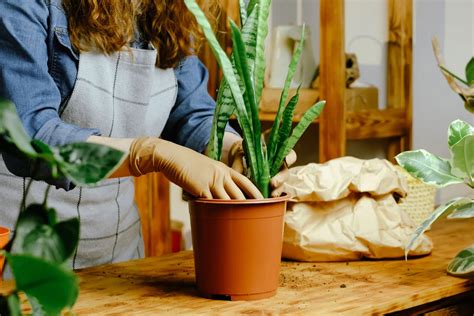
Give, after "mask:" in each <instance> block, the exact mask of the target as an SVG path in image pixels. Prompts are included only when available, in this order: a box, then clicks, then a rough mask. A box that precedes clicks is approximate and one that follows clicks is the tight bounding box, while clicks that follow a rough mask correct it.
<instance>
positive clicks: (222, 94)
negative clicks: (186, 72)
mask: <svg viewBox="0 0 474 316" xmlns="http://www.w3.org/2000/svg"><path fill="white" fill-rule="evenodd" d="M257 22H258V21H257V10H253V12H252V13H251V14H250V16H249V17H248V18H247V22H246V23H245V25H244V27H243V28H242V37H243V39H244V42H245V46H246V50H247V60H248V62H249V67H250V72H252V71H253V67H254V60H255V50H256V44H255V43H256V38H257V36H256V34H257V27H258V24H257ZM231 58H233V57H231ZM234 111H235V102H234V98H233V97H232V92H231V90H230V87H229V83H228V82H227V80H226V79H225V77H224V78H222V81H221V85H220V87H219V93H218V95H217V101H216V109H215V111H214V118H213V122H212V129H211V137H210V140H209V144H208V149H207V154H208V156H209V157H210V158H212V159H214V160H220V159H221V154H222V142H223V139H224V134H225V128H226V126H227V122H228V121H229V118H230V117H231V115H232V114H233V113H234Z"/></svg>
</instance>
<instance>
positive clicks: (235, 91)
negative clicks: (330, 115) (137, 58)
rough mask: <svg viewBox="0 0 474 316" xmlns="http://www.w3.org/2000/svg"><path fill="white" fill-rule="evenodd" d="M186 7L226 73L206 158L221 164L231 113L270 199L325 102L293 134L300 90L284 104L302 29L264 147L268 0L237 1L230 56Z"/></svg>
mask: <svg viewBox="0 0 474 316" xmlns="http://www.w3.org/2000/svg"><path fill="white" fill-rule="evenodd" d="M185 3H186V6H187V7H188V9H189V10H190V11H191V12H192V13H193V14H194V16H195V17H196V20H197V21H198V23H199V25H200V26H201V28H202V31H203V33H204V36H205V37H206V39H207V41H208V42H209V45H210V47H211V49H212V51H213V53H214V56H215V57H216V59H217V62H218V64H219V65H220V67H221V69H222V72H223V74H224V79H223V80H222V82H221V85H220V88H219V92H218V96H217V102H216V103H217V104H216V110H215V114H214V120H213V126H212V131H211V137H210V142H209V145H208V155H209V157H211V158H213V159H216V160H219V159H220V158H221V153H222V143H223V137H224V132H225V127H226V125H227V123H228V121H229V119H230V117H231V116H232V115H233V114H234V113H235V116H236V117H237V121H238V124H239V125H240V127H241V129H242V133H243V145H244V152H245V161H246V163H247V166H248V169H249V173H250V179H251V180H252V182H253V183H254V184H255V185H256V186H257V187H258V188H259V190H260V191H261V192H262V194H263V196H264V197H268V195H269V183H270V179H271V178H272V177H273V176H274V175H275V174H276V173H278V171H279V170H280V168H281V166H282V164H283V162H284V159H285V157H286V156H287V155H288V154H289V153H290V151H291V150H292V149H293V147H294V146H295V145H296V143H297V141H298V140H299V138H300V137H301V136H302V134H303V133H304V131H305V130H306V129H307V128H308V127H309V125H310V124H311V123H312V122H313V121H314V120H315V119H316V118H317V117H318V116H319V115H320V113H321V111H322V110H323V108H324V104H325V102H324V101H320V102H318V103H316V104H314V105H313V106H312V107H311V108H309V109H308V110H307V111H306V113H304V114H303V115H302V117H301V120H300V121H299V123H298V124H297V125H296V127H295V128H294V129H292V122H293V116H294V113H295V108H296V105H297V103H298V97H299V89H298V90H297V92H296V94H295V95H294V96H292V98H290V100H289V101H288V102H287V98H288V95H289V89H290V84H291V82H292V81H293V76H294V74H295V71H296V67H297V65H298V63H299V60H300V57H301V53H302V50H303V45H304V33H305V28H304V27H303V28H302V32H301V40H300V41H299V42H298V45H297V47H296V49H295V52H294V54H293V57H292V59H291V62H290V65H289V67H288V75H287V77H286V81H285V85H284V88H283V90H282V93H281V98H280V103H279V108H278V112H277V114H276V117H275V121H274V122H273V126H272V129H271V132H270V138H269V141H268V144H266V143H265V141H264V139H262V137H261V132H262V131H261V123H260V120H259V115H258V113H259V109H258V107H259V103H260V99H261V96H262V91H263V79H264V74H265V67H266V66H265V51H264V49H265V39H266V37H267V35H268V17H269V12H270V4H271V0H251V1H249V2H248V4H247V5H246V4H245V1H243V0H241V1H239V3H240V25H241V27H239V26H237V24H236V23H235V22H234V21H232V20H231V21H230V29H231V33H232V42H233V50H232V54H231V56H230V57H228V56H227V54H226V53H225V52H224V50H223V49H222V47H221V46H220V44H219V42H218V41H217V38H216V36H215V34H214V32H213V31H212V28H211V26H210V24H209V22H208V20H207V19H206V16H205V15H204V13H203V12H202V10H201V9H200V7H199V6H198V4H197V3H196V1H195V0H185Z"/></svg>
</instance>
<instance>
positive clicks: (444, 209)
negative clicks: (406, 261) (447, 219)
mask: <svg viewBox="0 0 474 316" xmlns="http://www.w3.org/2000/svg"><path fill="white" fill-rule="evenodd" d="M470 203H472V200H471V199H468V198H456V199H453V200H451V201H450V202H448V203H446V204H444V205H441V206H439V207H438V208H436V209H435V210H434V211H433V213H431V215H430V216H429V217H428V218H427V219H426V220H425V221H424V222H423V223H421V225H420V226H419V227H418V228H417V229H416V230H415V232H414V233H413V235H412V236H411V238H410V240H409V242H408V243H407V245H406V246H405V258H407V256H408V252H409V251H410V250H411V247H412V246H413V245H414V243H415V242H416V240H417V239H418V238H420V236H421V235H422V234H423V233H424V232H425V231H426V230H427V229H428V228H429V227H430V226H431V224H433V223H434V222H435V221H436V220H437V219H438V218H439V217H440V216H442V215H443V214H446V213H449V212H452V211H454V210H456V209H459V208H461V207H463V206H464V205H467V204H470Z"/></svg>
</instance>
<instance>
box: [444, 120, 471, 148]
mask: <svg viewBox="0 0 474 316" xmlns="http://www.w3.org/2000/svg"><path fill="white" fill-rule="evenodd" d="M473 134H474V129H473V128H472V126H471V125H469V124H468V123H466V122H464V121H461V120H455V121H454V122H452V123H451V125H449V130H448V145H449V148H452V147H453V146H454V145H456V144H457V143H459V142H460V141H461V139H463V138H464V137H466V136H468V135H473Z"/></svg>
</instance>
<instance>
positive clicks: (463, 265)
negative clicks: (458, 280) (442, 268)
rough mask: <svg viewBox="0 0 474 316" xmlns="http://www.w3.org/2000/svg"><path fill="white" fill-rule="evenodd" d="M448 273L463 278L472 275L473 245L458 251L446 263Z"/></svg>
mask: <svg viewBox="0 0 474 316" xmlns="http://www.w3.org/2000/svg"><path fill="white" fill-rule="evenodd" d="M448 273H449V274H451V275H453V276H457V277H464V278H472V277H474V245H471V246H470V247H467V248H466V249H464V250H462V251H461V252H459V253H458V254H457V255H456V257H454V259H453V260H452V261H451V263H450V264H449V265H448Z"/></svg>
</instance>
